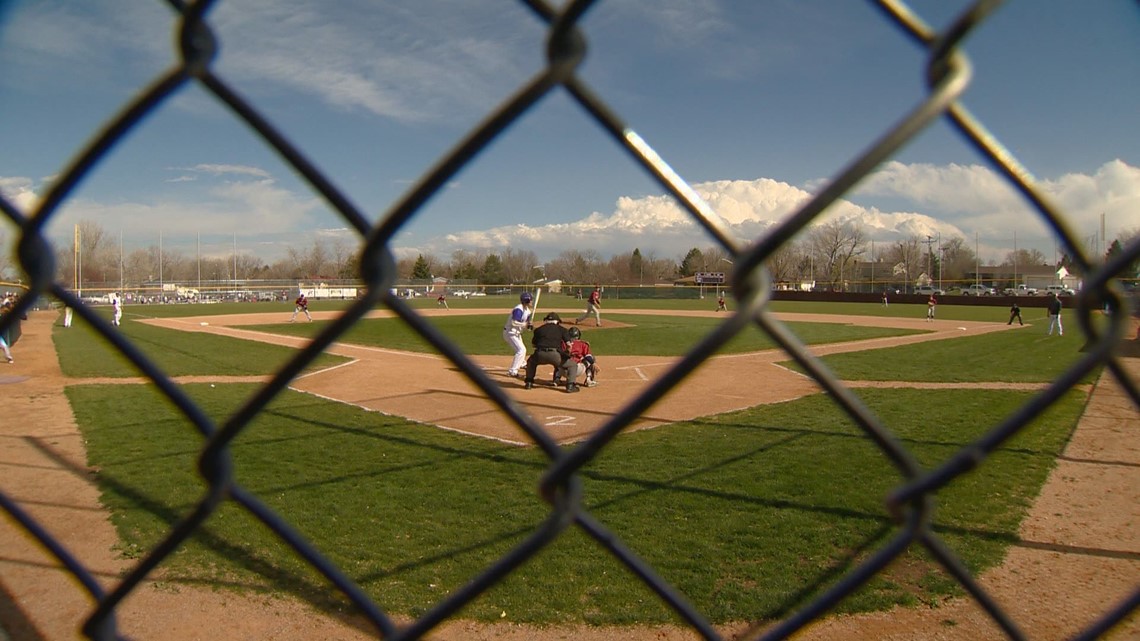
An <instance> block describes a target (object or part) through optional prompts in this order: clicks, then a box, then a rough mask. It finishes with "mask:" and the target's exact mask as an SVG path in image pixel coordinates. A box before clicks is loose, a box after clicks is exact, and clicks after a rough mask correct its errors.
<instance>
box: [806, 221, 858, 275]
mask: <svg viewBox="0 0 1140 641" xmlns="http://www.w3.org/2000/svg"><path fill="white" fill-rule="evenodd" d="M807 239H808V246H809V247H810V248H811V253H812V255H813V256H814V257H815V260H816V265H815V267H816V273H817V274H822V275H823V276H824V278H825V279H826V280H827V281H828V283H829V285H830V286H831V288H832V289H840V288H841V287H842V285H843V279H844V277H845V276H844V275H845V274H846V273H848V269H849V268H850V267H851V264H852V262H853V260H854V259H855V258H856V257H858V256H861V255H862V254H863V252H864V251H865V247H866V243H867V239H866V235H865V234H864V232H863V228H862V226H860V225H859V224H858V223H856V222H844V221H839V220H831V221H827V222H825V223H821V224H819V225H817V226H815V227H812V228H811V229H810V230H808V237H807Z"/></svg>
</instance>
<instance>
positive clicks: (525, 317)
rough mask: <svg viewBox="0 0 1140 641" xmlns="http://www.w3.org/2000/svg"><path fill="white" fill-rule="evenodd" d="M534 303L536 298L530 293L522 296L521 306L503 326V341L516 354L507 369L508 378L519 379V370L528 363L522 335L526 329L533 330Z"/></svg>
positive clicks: (516, 307) (517, 306)
mask: <svg viewBox="0 0 1140 641" xmlns="http://www.w3.org/2000/svg"><path fill="white" fill-rule="evenodd" d="M533 302H534V296H531V295H530V292H523V293H522V294H520V295H519V304H518V305H515V307H514V309H512V310H511V315H510V316H508V317H507V322H506V324H505V325H503V340H505V341H506V342H507V345H510V346H511V349H512V350H514V353H515V357H514V360H512V361H511V366H510V367H509V368H507V376H510V377H512V378H518V377H519V368H520V367H522V366H523V364H525V363H526V345H524V344H523V341H522V333H523V330H524V329H531V323H530V315H531V308H530V306H531V303H533Z"/></svg>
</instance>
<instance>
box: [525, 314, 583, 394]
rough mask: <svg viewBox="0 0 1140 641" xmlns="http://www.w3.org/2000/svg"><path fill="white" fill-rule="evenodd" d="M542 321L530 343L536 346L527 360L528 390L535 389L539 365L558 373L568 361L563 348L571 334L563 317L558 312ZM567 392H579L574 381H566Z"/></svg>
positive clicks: (526, 386)
mask: <svg viewBox="0 0 1140 641" xmlns="http://www.w3.org/2000/svg"><path fill="white" fill-rule="evenodd" d="M542 321H543V322H542V326H541V327H538V328H537V329H535V330H534V337H533V338H531V341H530V342H531V344H532V345H534V352H532V353H531V355H530V358H528V359H527V360H526V385H525V386H524V387H525V388H526V389H531V388H533V387H534V375H535V372H536V371H537V370H538V366H539V365H553V366H554V370H555V371H558V369H559V368H561V367H562V364H563V363H564V362H565V361H566V359H567V354H566V352H564V351H563V348H564V347H565V345H566V343H568V342H569V341H570V332H568V331H566V328H565V327H563V326H562V317H561V316H559V315H558V312H550V313H549V314H547V315H546V316H545V317H544V318H543V319H542ZM566 391H567V392H577V391H578V384H577V383H575V382H574V379H572V378H571V379H569V380H567V381H566Z"/></svg>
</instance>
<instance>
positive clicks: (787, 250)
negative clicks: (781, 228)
mask: <svg viewBox="0 0 1140 641" xmlns="http://www.w3.org/2000/svg"><path fill="white" fill-rule="evenodd" d="M806 258H807V252H806V251H805V249H804V246H803V243H801V242H796V241H789V242H786V243H784V244H782V245H780V246H779V247H777V248H776V251H774V252H772V254H771V255H770V256H769V257H768V262H767V265H768V270H769V271H770V272H771V273H772V282H774V283H779V282H792V281H797V280H801V279H802V278H803V277H804V275H805V274H804V272H803V265H804V263H805V262H806Z"/></svg>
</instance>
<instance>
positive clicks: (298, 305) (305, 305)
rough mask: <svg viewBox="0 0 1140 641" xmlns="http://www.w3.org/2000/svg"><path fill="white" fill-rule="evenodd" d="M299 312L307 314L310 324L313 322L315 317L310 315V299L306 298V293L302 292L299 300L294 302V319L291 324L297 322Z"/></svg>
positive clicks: (290, 320)
mask: <svg viewBox="0 0 1140 641" xmlns="http://www.w3.org/2000/svg"><path fill="white" fill-rule="evenodd" d="M298 312H305V318H307V319H309V322H310V323H311V322H313V317H312V316H311V315H310V314H309V299H308V297H306V296H305V292H301V295H300V296H298V297H297V300H295V301H293V317H292V318H290V319H289V322H290V323H292V322H293V321H295V320H297V313H298Z"/></svg>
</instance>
